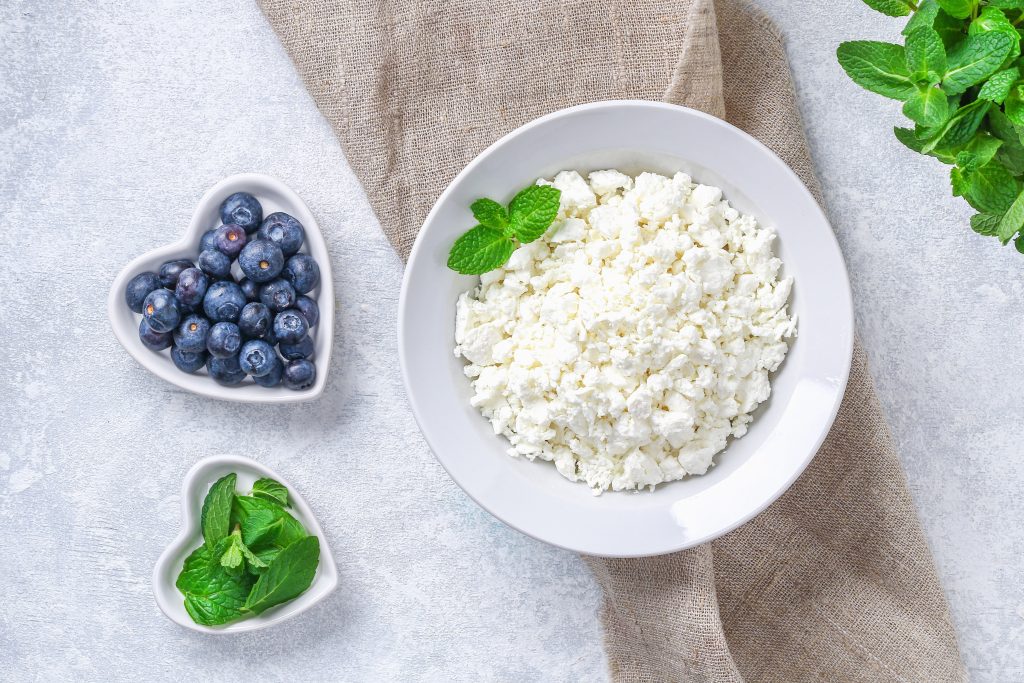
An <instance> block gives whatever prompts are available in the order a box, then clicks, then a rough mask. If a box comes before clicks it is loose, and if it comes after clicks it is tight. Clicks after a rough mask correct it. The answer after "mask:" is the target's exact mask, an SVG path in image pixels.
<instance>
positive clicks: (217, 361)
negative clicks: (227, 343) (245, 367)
mask: <svg viewBox="0 0 1024 683" xmlns="http://www.w3.org/2000/svg"><path fill="white" fill-rule="evenodd" d="M206 367H207V368H208V369H209V371H210V377H212V378H213V379H215V380H216V381H217V382H218V383H219V384H224V385H227V386H229V387H230V386H234V385H236V384H238V383H239V382H241V381H242V380H243V379H245V373H244V372H242V368H241V367H239V365H238V356H228V357H227V358H210V359H209V360H207V361H206Z"/></svg>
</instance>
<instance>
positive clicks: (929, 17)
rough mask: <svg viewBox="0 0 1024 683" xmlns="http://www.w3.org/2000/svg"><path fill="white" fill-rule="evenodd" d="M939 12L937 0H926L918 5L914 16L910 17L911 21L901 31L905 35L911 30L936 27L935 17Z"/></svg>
mask: <svg viewBox="0 0 1024 683" xmlns="http://www.w3.org/2000/svg"><path fill="white" fill-rule="evenodd" d="M938 14H939V4H938V3H937V2H935V0H924V2H922V3H920V4H919V5H918V6H917V11H916V12H914V16H912V17H910V21H908V22H907V25H906V26H904V27H903V30H902V31H900V33H902V34H903V35H905V36H909V35H910V34H911V32H913V31H915V30H917V29H919V28H922V27H926V28H935V17H936V16H937V15H938Z"/></svg>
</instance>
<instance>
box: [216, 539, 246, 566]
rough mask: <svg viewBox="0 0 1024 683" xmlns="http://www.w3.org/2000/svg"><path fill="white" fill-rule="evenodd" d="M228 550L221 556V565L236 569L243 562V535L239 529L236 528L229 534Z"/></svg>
mask: <svg viewBox="0 0 1024 683" xmlns="http://www.w3.org/2000/svg"><path fill="white" fill-rule="evenodd" d="M228 540H229V541H230V543H228V548H227V550H225V551H224V554H223V555H221V556H220V566H222V567H225V568H227V569H234V568H235V567H239V566H241V564H242V536H241V534H239V532H238V529H235V531H234V533H232V534H231V535H230V536H228Z"/></svg>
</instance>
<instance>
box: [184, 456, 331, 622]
mask: <svg viewBox="0 0 1024 683" xmlns="http://www.w3.org/2000/svg"><path fill="white" fill-rule="evenodd" d="M236 481H237V477H236V476H235V475H234V474H228V475H226V476H224V477H221V478H220V479H218V480H217V481H216V482H214V484H213V486H211V487H210V491H209V492H208V493H207V494H206V499H205V500H204V501H203V508H202V517H201V521H200V525H201V526H202V530H203V544H202V545H201V546H199V547H198V548H196V550H195V551H193V553H192V554H191V555H189V556H188V558H186V559H185V564H184V566H183V567H182V570H181V573H180V574H179V575H178V580H177V581H176V583H175V585H176V586H177V587H178V590H180V591H181V593H182V595H184V596H185V610H186V611H187V612H188V614H189V616H191V617H192V620H193V621H195V622H196V623H197V624H204V625H207V626H215V625H219V624H226V623H228V622H229V621H234V620H236V619H240V618H242V617H244V616H246V615H248V614H259V613H260V612H263V611H264V610H266V609H269V608H270V607H273V606H274V605H279V604H281V603H282V602H287V601H289V600H292V599H293V598H295V597H298V596H299V595H300V594H301V593H302V592H303V591H305V590H306V589H307V588H309V587H310V585H312V583H313V578H314V577H315V576H316V568H317V565H318V564H319V562H320V541H319V540H317V538H316V536H310V535H309V534H308V533H307V532H306V529H305V528H304V527H303V526H302V524H301V523H299V521H298V520H297V519H295V518H294V517H292V515H291V514H290V513H289V512H288V510H287V508H288V506H289V503H288V489H287V488H285V486H284V485H283V484H281V483H280V482H277V481H274V480H273V479H267V478H263V479H259V480H257V481H256V482H255V483H254V484H253V487H252V492H251V495H248V496H243V495H239V494H238V493H237V492H236V491H235V483H236Z"/></svg>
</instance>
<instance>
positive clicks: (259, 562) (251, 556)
mask: <svg viewBox="0 0 1024 683" xmlns="http://www.w3.org/2000/svg"><path fill="white" fill-rule="evenodd" d="M238 547H239V549H241V551H242V556H243V557H244V558H245V561H246V564H248V566H249V570H250V571H252V572H253V573H255V574H259V573H260V571H259V570H261V569H266V568H267V563H266V562H265V561H264V560H263V558H262V557H260V556H259V555H257V554H256V553H254V552H253V551H251V550H249V546H247V545H246V544H244V543H239V544H238ZM275 552H277V550H276V549H275Z"/></svg>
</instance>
